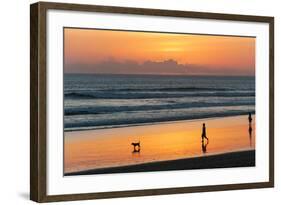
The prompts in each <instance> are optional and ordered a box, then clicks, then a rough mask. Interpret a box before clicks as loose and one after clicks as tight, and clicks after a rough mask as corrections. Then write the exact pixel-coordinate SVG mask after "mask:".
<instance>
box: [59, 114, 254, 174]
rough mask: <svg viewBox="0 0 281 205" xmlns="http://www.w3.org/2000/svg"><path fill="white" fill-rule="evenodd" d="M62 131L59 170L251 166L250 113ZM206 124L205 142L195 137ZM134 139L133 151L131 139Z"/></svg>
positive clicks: (118, 170)
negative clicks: (137, 147)
mask: <svg viewBox="0 0 281 205" xmlns="http://www.w3.org/2000/svg"><path fill="white" fill-rule="evenodd" d="M252 117H253V122H252V123H251V127H252V131H251V133H250V132H249V123H248V116H247V115H241V116H234V117H221V118H209V119H200V120H185V121H175V122H169V123H158V124H151V125H141V126H135V127H122V128H112V129H101V130H87V131H74V132H65V144H64V172H65V175H66V176H67V175H81V174H82V175H83V174H102V173H125V172H140V171H160V170H163V171H165V170H182V169H202V168H204V169H205V168H225V167H245V166H255V115H252ZM203 123H205V124H206V132H207V133H206V134H207V137H208V138H209V142H207V141H204V142H203V143H202V141H201V132H202V124H203ZM138 141H139V142H140V145H141V149H140V152H133V146H132V145H131V143H132V142H138Z"/></svg>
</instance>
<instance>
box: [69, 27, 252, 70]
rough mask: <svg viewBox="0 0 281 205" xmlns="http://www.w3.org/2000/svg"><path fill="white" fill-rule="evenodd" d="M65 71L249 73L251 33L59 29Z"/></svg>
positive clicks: (250, 68)
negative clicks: (192, 33) (61, 37)
mask: <svg viewBox="0 0 281 205" xmlns="http://www.w3.org/2000/svg"><path fill="white" fill-rule="evenodd" d="M64 62H65V67H64V69H65V72H69V73H71V72H72V73H129V74H184V75H188V74H210V75H211V74H218V75H254V74H255V38H254V37H233V36H213V35H191V34H171V33H151V32H131V31H112V30H95V29H72V28H65V29H64Z"/></svg>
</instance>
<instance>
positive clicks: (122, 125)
mask: <svg viewBox="0 0 281 205" xmlns="http://www.w3.org/2000/svg"><path fill="white" fill-rule="evenodd" d="M247 115H248V113H244V114H240V113H239V114H230V115H221V116H210V117H203V118H191V119H179V120H166V121H155V122H147V123H136V124H121V125H109V126H97V127H84V128H79V129H77V128H74V129H71V128H67V129H65V130H64V132H66V133H67V132H82V131H95V130H105V129H117V128H127V127H139V126H150V125H159V124H164V125H165V124H171V123H182V122H196V121H202V120H213V119H220V118H230V117H239V116H247ZM252 116H253V117H254V116H255V112H254V113H252Z"/></svg>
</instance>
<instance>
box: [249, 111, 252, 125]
mask: <svg viewBox="0 0 281 205" xmlns="http://www.w3.org/2000/svg"><path fill="white" fill-rule="evenodd" d="M248 120H249V123H251V122H252V114H251V113H250V112H249V114H248Z"/></svg>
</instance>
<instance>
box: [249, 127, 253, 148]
mask: <svg viewBox="0 0 281 205" xmlns="http://www.w3.org/2000/svg"><path fill="white" fill-rule="evenodd" d="M248 131H249V139H250V146H252V131H253V128H252V125H251V123H249V130H248Z"/></svg>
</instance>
